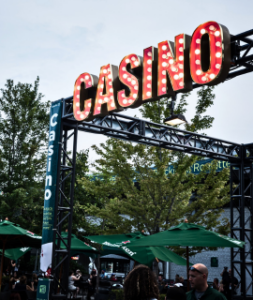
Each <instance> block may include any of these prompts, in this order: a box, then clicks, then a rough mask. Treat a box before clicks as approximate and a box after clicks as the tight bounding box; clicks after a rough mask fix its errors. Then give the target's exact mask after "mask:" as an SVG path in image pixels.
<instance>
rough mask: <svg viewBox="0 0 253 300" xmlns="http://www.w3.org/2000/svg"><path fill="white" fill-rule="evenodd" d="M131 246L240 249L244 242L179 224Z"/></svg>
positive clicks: (141, 238) (201, 228)
mask: <svg viewBox="0 0 253 300" xmlns="http://www.w3.org/2000/svg"><path fill="white" fill-rule="evenodd" d="M130 244H131V245H132V246H139V247H140V246H142V247H143V246H194V247H235V248H236V247H240V248H243V246H244V244H245V242H242V241H239V240H237V239H233V238H230V237H228V236H225V235H222V234H219V233H217V232H214V231H209V230H206V229H205V227H203V226H200V225H195V224H191V223H181V224H179V225H177V226H175V227H172V228H170V229H168V230H165V231H162V232H159V233H156V234H153V235H149V236H146V237H145V238H143V237H138V238H133V239H131V240H130Z"/></svg>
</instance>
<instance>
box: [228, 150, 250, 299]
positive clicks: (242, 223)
mask: <svg viewBox="0 0 253 300" xmlns="http://www.w3.org/2000/svg"><path fill="white" fill-rule="evenodd" d="M251 147H252V145H251ZM246 153H247V148H246V147H245V146H244V145H242V147H241V155H242V156H243V157H244V159H242V160H241V161H240V162H237V163H231V165H230V176H231V179H230V196H231V201H230V219H231V237H233V238H237V239H239V240H242V241H245V242H246V243H247V244H246V245H245V248H243V249H241V248H238V249H237V250H236V249H234V248H231V265H232V274H233V275H236V277H239V284H240V290H241V295H242V296H243V297H246V295H247V294H248V293H250V294H253V285H252V283H253V282H252V278H253V274H252V271H253V261H252V250H253V244H252V224H253V202H252V196H253V187H252V183H253V168H252V160H250V159H247V155H246Z"/></svg>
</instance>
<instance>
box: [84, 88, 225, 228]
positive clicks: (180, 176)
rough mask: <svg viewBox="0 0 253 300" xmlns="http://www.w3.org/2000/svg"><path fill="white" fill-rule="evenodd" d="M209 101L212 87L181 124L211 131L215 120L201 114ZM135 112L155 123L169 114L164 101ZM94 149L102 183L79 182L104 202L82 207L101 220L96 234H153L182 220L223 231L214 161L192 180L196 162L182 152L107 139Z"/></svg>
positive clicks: (182, 105)
mask: <svg viewBox="0 0 253 300" xmlns="http://www.w3.org/2000/svg"><path fill="white" fill-rule="evenodd" d="M188 96H189V94H183V95H182V96H181V98H180V100H179V102H178V105H177V106H176V108H175V113H185V112H186V111H187V105H188V103H187V97H188ZM214 97H215V95H214V94H213V88H211V87H203V88H201V89H200V90H199V91H198V101H197V105H196V109H195V116H194V117H193V119H192V120H191V122H190V124H186V126H185V127H186V129H187V130H189V131H194V132H200V131H204V130H205V129H208V128H210V127H211V126H212V123H213V120H214V118H213V117H210V116H208V115H205V114H206V111H207V109H208V107H210V106H211V105H212V104H213V100H214ZM140 111H141V113H142V116H143V117H144V118H146V119H149V120H151V121H153V122H156V123H161V122H162V120H163V119H164V118H165V117H167V116H168V115H169V114H170V109H169V105H168V100H167V99H161V100H160V101H157V102H150V103H147V104H145V105H143V106H142V108H141V109H140ZM93 149H94V150H95V151H96V153H97V154H98V155H99V159H97V160H96V162H95V167H96V170H97V172H98V174H100V175H101V178H102V179H101V178H98V179H96V180H92V181H91V180H90V179H89V178H83V179H82V180H80V181H79V182H80V184H82V185H83V187H84V188H85V189H86V190H87V191H88V192H89V193H90V194H92V195H93V196H94V197H96V198H97V199H100V202H101V203H103V205H102V207H98V206H97V205H89V206H86V207H84V209H85V210H86V212H87V213H88V214H90V215H95V216H97V217H99V218H101V220H103V226H101V228H100V230H101V232H103V233H126V232H129V231H132V230H136V229H137V230H144V231H145V232H148V233H149V234H154V233H157V232H159V231H161V230H165V229H168V228H169V227H171V226H173V225H176V224H178V223H180V222H182V221H183V220H184V219H185V218H187V219H188V221H189V222H192V223H197V224H199V225H204V226H206V227H207V228H208V229H211V228H216V229H217V230H218V231H219V232H222V233H227V232H228V220H226V219H224V220H221V219H220V218H219V217H220V216H221V213H222V206H224V204H226V203H227V202H228V201H229V197H228V191H229V186H228V185H227V181H228V170H223V171H222V172H219V173H216V167H217V162H215V161H213V162H212V163H211V164H206V165H205V167H203V169H202V171H201V172H200V173H199V174H197V175H194V174H192V173H190V172H188V170H189V168H190V166H191V165H193V164H194V162H195V161H196V160H198V159H199V157H196V156H191V155H187V154H185V153H179V152H176V151H171V150H166V149H161V148H157V147H147V146H145V145H142V144H136V143H129V142H125V141H121V140H116V139H108V140H107V141H106V142H105V143H103V144H100V146H93ZM169 165H173V166H174V169H175V170H176V172H175V173H174V174H172V173H170V174H168V175H167V174H166V173H165V170H166V169H167V168H168V166H169ZM112 178H115V180H112Z"/></svg>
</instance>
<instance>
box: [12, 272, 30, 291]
mask: <svg viewBox="0 0 253 300" xmlns="http://www.w3.org/2000/svg"><path fill="white" fill-rule="evenodd" d="M25 290H28V291H34V287H33V284H32V287H30V286H29V285H27V278H26V276H25V275H22V276H21V277H20V280H19V282H17V283H16V284H15V288H14V291H25Z"/></svg>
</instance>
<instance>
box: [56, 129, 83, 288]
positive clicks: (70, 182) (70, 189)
mask: <svg viewBox="0 0 253 300" xmlns="http://www.w3.org/2000/svg"><path fill="white" fill-rule="evenodd" d="M61 126H62V130H61V133H62V134H61V138H60V140H61V143H59V153H60V155H59V161H58V174H59V175H58V179H57V182H58V189H57V192H58V193H57V195H56V199H58V201H57V202H56V206H55V212H56V215H55V226H54V246H53V247H54V248H53V274H54V281H55V282H54V283H55V284H54V293H55V294H56V293H57V290H58V288H60V289H61V292H62V293H65V294H67V287H68V277H67V276H64V277H63V280H62V281H61V277H62V271H63V270H64V274H68V273H69V264H70V246H71V230H72V217H73V202H74V184H75V165H76V150H77V134H78V130H77V127H76V128H72V127H68V126H67V125H66V124H62V125H61ZM68 143H71V146H72V147H71V154H70V153H68V151H67V149H68V147H67V146H68ZM70 156H72V157H70ZM64 222H67V224H68V233H69V234H68V237H67V238H64V237H62V236H61V232H62V225H63V223H64ZM61 242H63V243H64V245H65V246H66V249H64V250H63V249H60V244H61Z"/></svg>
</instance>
